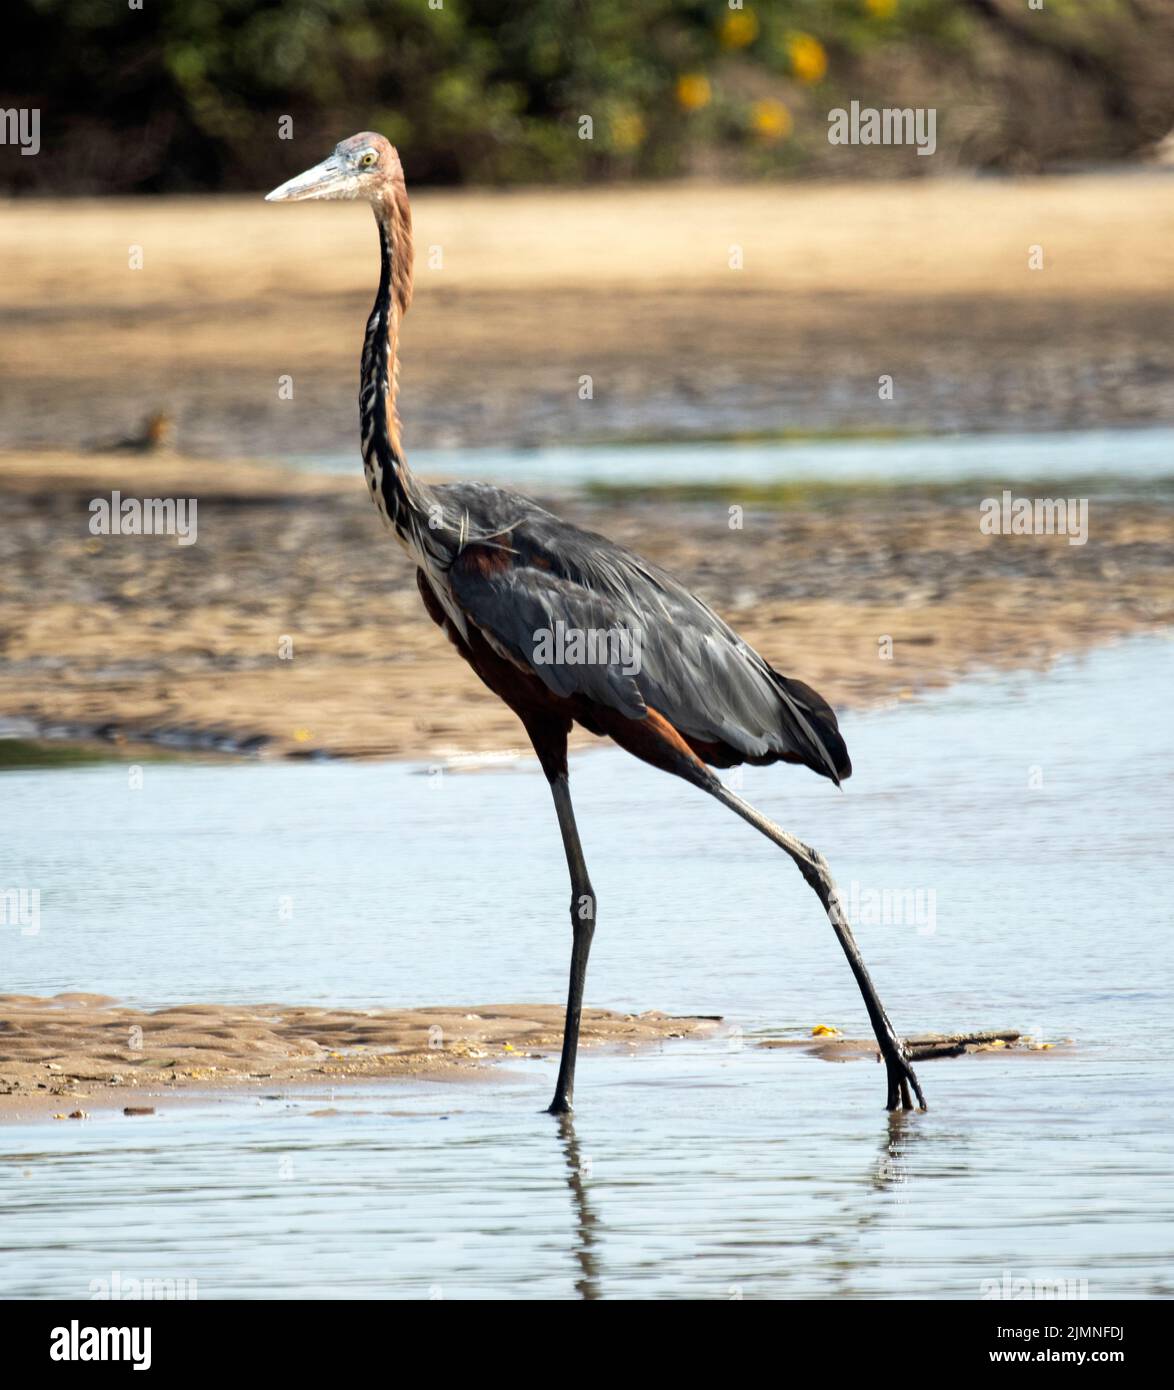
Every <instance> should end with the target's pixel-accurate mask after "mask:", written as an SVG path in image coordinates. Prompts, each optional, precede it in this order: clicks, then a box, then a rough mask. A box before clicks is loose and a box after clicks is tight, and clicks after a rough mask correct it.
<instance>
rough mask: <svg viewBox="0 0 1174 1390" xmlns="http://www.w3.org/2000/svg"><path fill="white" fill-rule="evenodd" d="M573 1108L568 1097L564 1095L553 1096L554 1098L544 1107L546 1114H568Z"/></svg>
mask: <svg viewBox="0 0 1174 1390" xmlns="http://www.w3.org/2000/svg"><path fill="white" fill-rule="evenodd" d="M574 1108H575V1107H574V1106H573V1105H572V1104H571V1102H570V1100H569V1099H568V1097H566V1096H555V1098H554V1099H553V1100H552V1101H551V1102H550V1104H549V1105H548V1106H547V1107H546V1114H548V1115H570V1114H571V1113H572V1112H573V1110H574Z"/></svg>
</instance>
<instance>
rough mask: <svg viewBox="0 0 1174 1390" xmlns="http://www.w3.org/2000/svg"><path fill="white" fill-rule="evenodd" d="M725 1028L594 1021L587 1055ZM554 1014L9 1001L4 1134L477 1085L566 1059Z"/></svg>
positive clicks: (2, 999) (633, 1017)
mask: <svg viewBox="0 0 1174 1390" xmlns="http://www.w3.org/2000/svg"><path fill="white" fill-rule="evenodd" d="M717 1025H718V1020H717V1019H714V1018H700V1017H689V1018H674V1017H670V1016H669V1015H667V1014H663V1013H657V1012H648V1013H642V1014H621V1013H615V1012H612V1011H610V1010H607V1009H585V1010H584V1011H583V1025H582V1034H581V1042H582V1045H583V1046H584V1047H585V1048H591V1047H600V1046H611V1047H622V1048H628V1047H637V1046H641V1045H648V1044H652V1043H658V1042H663V1041H665V1040H667V1039H671V1038H683V1037H695V1036H699V1035H704V1034H706V1033H708V1032H712V1031H714V1030H715V1029H716V1028H717ZM562 1028H563V1009H562V1007H561V1006H560V1005H555V1004H491V1005H478V1006H475V1007H470V1008H463V1009H462V1008H451V1007H434V1008H419V1009H363V1010H359V1009H319V1008H307V1007H295V1006H292V1005H289V1006H286V1005H278V1004H258V1005H231V1004H185V1005H181V1006H178V1007H173V1008H168V1009H159V1010H155V1011H151V1012H147V1011H144V1010H141V1009H132V1008H128V1007H126V1006H124V1005H121V1004H119V1003H118V1002H117V1001H115V1000H113V999H110V998H108V997H106V996H104V995H95V994H76V993H73V994H60V995H57V996H55V997H53V998H39V997H35V996H32V995H3V996H0V1121H4V1120H16V1119H29V1118H38V1117H39V1118H45V1117H47V1116H50V1115H53V1116H59V1117H61V1118H63V1119H70V1118H75V1117H76V1118H85V1116H86V1115H87V1114H88V1113H89V1112H91V1111H95V1110H109V1109H111V1108H114V1109H117V1110H122V1111H124V1112H129V1113H128V1118H135V1117H136V1116H135V1112H148V1111H151V1110H156V1109H158V1108H161V1107H162V1106H164V1105H166V1104H168V1103H171V1102H174V1100H175V1099H176V1097H177V1096H180V1095H184V1094H188V1095H190V1094H206V1093H208V1092H211V1091H223V1090H225V1089H236V1090H245V1091H249V1092H254V1091H264V1090H271V1089H272V1087H273V1086H274V1085H275V1084H282V1085H284V1084H286V1083H299V1084H317V1085H335V1084H337V1085H342V1084H345V1083H348V1082H354V1081H364V1080H366V1081H371V1080H376V1079H383V1078H393V1077H429V1078H434V1077H454V1078H460V1077H469V1076H474V1075H476V1074H478V1073H479V1072H480V1071H481V1070H483V1068H484V1067H485V1066H486V1065H488V1064H489V1063H490V1062H509V1061H511V1060H513V1061H517V1060H519V1059H521V1058H531V1057H546V1056H549V1055H551V1054H553V1055H555V1056H557V1054H558V1051H559V1049H560V1047H561V1045H562Z"/></svg>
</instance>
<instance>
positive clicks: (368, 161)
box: [359, 150, 375, 169]
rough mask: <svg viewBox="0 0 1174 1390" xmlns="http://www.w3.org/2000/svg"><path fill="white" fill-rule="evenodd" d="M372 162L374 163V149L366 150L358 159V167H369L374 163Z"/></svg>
mask: <svg viewBox="0 0 1174 1390" xmlns="http://www.w3.org/2000/svg"><path fill="white" fill-rule="evenodd" d="M374 163H375V151H374V150H368V151H367V153H366V154H365V155H364V156H363V157H362V159H360V160H359V167H360V168H361V169H370V167H371V165H372V164H374Z"/></svg>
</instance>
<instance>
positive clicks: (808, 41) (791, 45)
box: [786, 33, 828, 82]
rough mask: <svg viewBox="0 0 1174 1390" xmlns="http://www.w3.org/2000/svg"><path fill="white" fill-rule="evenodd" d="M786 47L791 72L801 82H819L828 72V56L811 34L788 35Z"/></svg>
mask: <svg viewBox="0 0 1174 1390" xmlns="http://www.w3.org/2000/svg"><path fill="white" fill-rule="evenodd" d="M786 46H787V57H788V58H789V59H790V60H791V70H792V72H794V74H795V76H796V77H797V78H798V79H799V81H800V82H818V81H819V80H820V79H821V78H822V77H823V75H824V73H826V72H827V70H828V55H827V53H826V52H825V51H824V46H823V44H821V43H820V41H819V40H818V39H817V38H814V37H813V36H812V35H811V34H800V33H794V34H788V35H787V40H786Z"/></svg>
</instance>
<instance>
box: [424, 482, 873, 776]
mask: <svg viewBox="0 0 1174 1390" xmlns="http://www.w3.org/2000/svg"><path fill="white" fill-rule="evenodd" d="M444 492H445V493H447V494H449V495H450V496H451V498H452V500H453V501H454V502H458V501H459V502H460V504H461V505H462V507H463V510H464V513H465V517H466V535H467V536H468V537H469V545H471V546H474V547H475V546H477V544H478V540H477V538H478V537H481V538H485V540H486V541H487V542H488V544H489V545H490V546H491V547H499V548H500V557H499V565H498V566H494V567H487V566H468V565H465V564H462V563H461V557H460V555H458V557H457V558H456V560H455V562H454V564H453V566H452V568H451V570H450V574H449V577H450V582H451V586H452V592H453V594H454V596H455V598H456V599H457V602H458V603H459V604H460V605H461V607H462V609H463V610H464V612H465V613H466V614H467V615H468V617H469V619H470V620H471V621H472V622H473V623H475V624H476V626H477V627H478V628H479V629H480V630H481V631H482V633H484V634H485V636H486V639H487V640H488V641H490V642H491V643H492V644H493V645H494V646H495V647H496V648H497V649H498V650H499V651H502V652H503V654H505V655H508V656H509V657H510V659H512V660H514V661H516V662H519V663H520V664H523V665H525V666H528V667H529V668H530V669H531V670H533V671H534V672H535V674H537V675H538V677H539V678H540V679H541V680H542V681H543V683H544V684H545V685H546V686H547V688H548V689H550V690H552V691H554V692H555V693H556V694H559V695H571V694H582V695H585V696H587V697H589V698H591V699H594V700H598V701H600V702H601V703H603V704H605V705H608V706H610V707H612V708H614V709H617V710H621V711H622V712H623V713H624V714H626V715H628V716H629V717H631V718H640V717H642V716H643V714H644V712H645V709H646V708H648V707H651V708H652V709H655V710H656V711H657V712H658V713H660V714H662V715H664V717H665V718H666V719H668V720H669V722H670V723H671V724H673V725H674V726H675V727H676V728H677V729H679V730H680V731H681V732H682V733H683V734H686V735H687V736H689V737H692V738H695V739H698V740H700V741H703V742H707V743H719V742H720V743H725V744H728V745H729V746H730V747H732V748H733V749H735V750H737V752H739V753H740V754H742V755H743V756H744V757H746V758H750V759H763V760H770V759H772V758H774V757H787V756H790V757H796V758H799V759H800V760H801V761H803V762H805V763H807V764H808V766H810V767H812V768H813V769H814V770H815V771H817V772H819V773H821V774H822V775H824V776H828V777H831V778H832V779H833V780H835V781H839V780H840V779H841V778H843V777H846V776H847V775H848V774H849V772H850V771H851V764H850V763H849V761H848V754H847V749H846V748H845V746H844V743H843V739H842V738H841V737H840V734H839V731H838V728H837V726H836V718H835V715H834V714H833V713H832V711H831V709H830V708H829V707H828V705H827V704H826V703H825V702H824V701H823V700H822V699H821V698H820V696H819V695H817V694H816V693H815V691H813V690H810V689H809V688H808V687H807V686H805V685H803V684H802V682H799V681H795V680H791V679H789V678H787V677H785V676H782V675H780V674H779V673H778V672H777V671H775V670H774V669H773V668H772V667H771V666H770V665H769V664H768V663H767V662H766V661H765V660H764V659H763V658H762V657H761V656H760V655H759V654H758V653H757V652H756V651H755V650H754V649H753V648H752V647H751V646H750V645H749V644H748V643H747V642H745V641H744V640H743V639H742V638H741V637H739V636H738V634H737V633H736V632H734V631H733V629H732V628H730V627H729V626H728V625H727V624H726V623H724V622H723V621H722V620H721V618H719V617H718V616H717V614H716V613H714V612H713V611H712V609H710V608H708V607H707V606H706V605H705V604H704V603H702V602H701V600H700V599H698V598H697V597H696V596H695V595H693V594H691V593H690V592H689V591H688V589H686V588H685V587H684V585H683V584H681V583H679V582H678V581H677V580H676V579H674V578H673V577H672V575H670V574H668V573H667V572H666V571H664V570H662V569H660V568H659V567H658V566H656V565H652V564H649V563H648V562H647V561H645V560H642V559H641V558H640V557H639V556H637V555H635V554H633V553H632V552H631V551H629V550H626V549H625V548H624V547H623V546H619V545H616V544H615V543H614V542H612V541H609V540H608V539H607V538H606V537H604V536H599V535H595V534H593V533H592V532H589V531H582V530H580V529H579V528H578V527H575V526H571V525H570V524H569V523H567V522H565V521H562V520H561V519H560V518H558V517H556V516H553V515H552V514H551V513H549V512H546V511H544V510H543V509H542V508H541V507H539V506H538V505H537V504H536V503H533V502H531V501H529V499H527V498H523V497H519V496H517V495H516V494H513V493H503V492H500V491H499V490H498V489H496V488H493V489H490V488H485V487H483V486H472V485H467V484H466V485H461V486H459V487H458V486H454V487H453V488H451V489H444ZM489 553H490V554H491V555H492V554H494V553H495V552H494V550H492V549H491V550H490V551H489ZM507 557H508V558H507ZM487 570H488V572H487ZM560 625H561V630H562V632H563V633H564V634H570V633H590V632H595V633H597V634H598V633H607V632H612V633H615V634H616V636H615V637H614V638H613V639H612V640H611V641H610V642H607V641H603V640H596V642H595V643H594V645H593V646H592V645H591V644H589V643H581V644H580V648H579V651H578V653H575V652H573V651H572V650H571V648H570V646H569V645H568V643H566V642H564V643H563V644H562V646H561V647H560V646H559V644H558V642H557V641H556V640H554V638H555V637H556V635H557V633H558V632H559V630H560ZM552 654H553V655H554V656H555V657H556V658H558V657H560V656H561V658H562V659H561V660H557V659H556V660H554V661H552V660H551V659H550V658H551V656H552ZM576 656H577V657H578V659H576ZM584 657H585V658H586V659H583V658H584Z"/></svg>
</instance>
